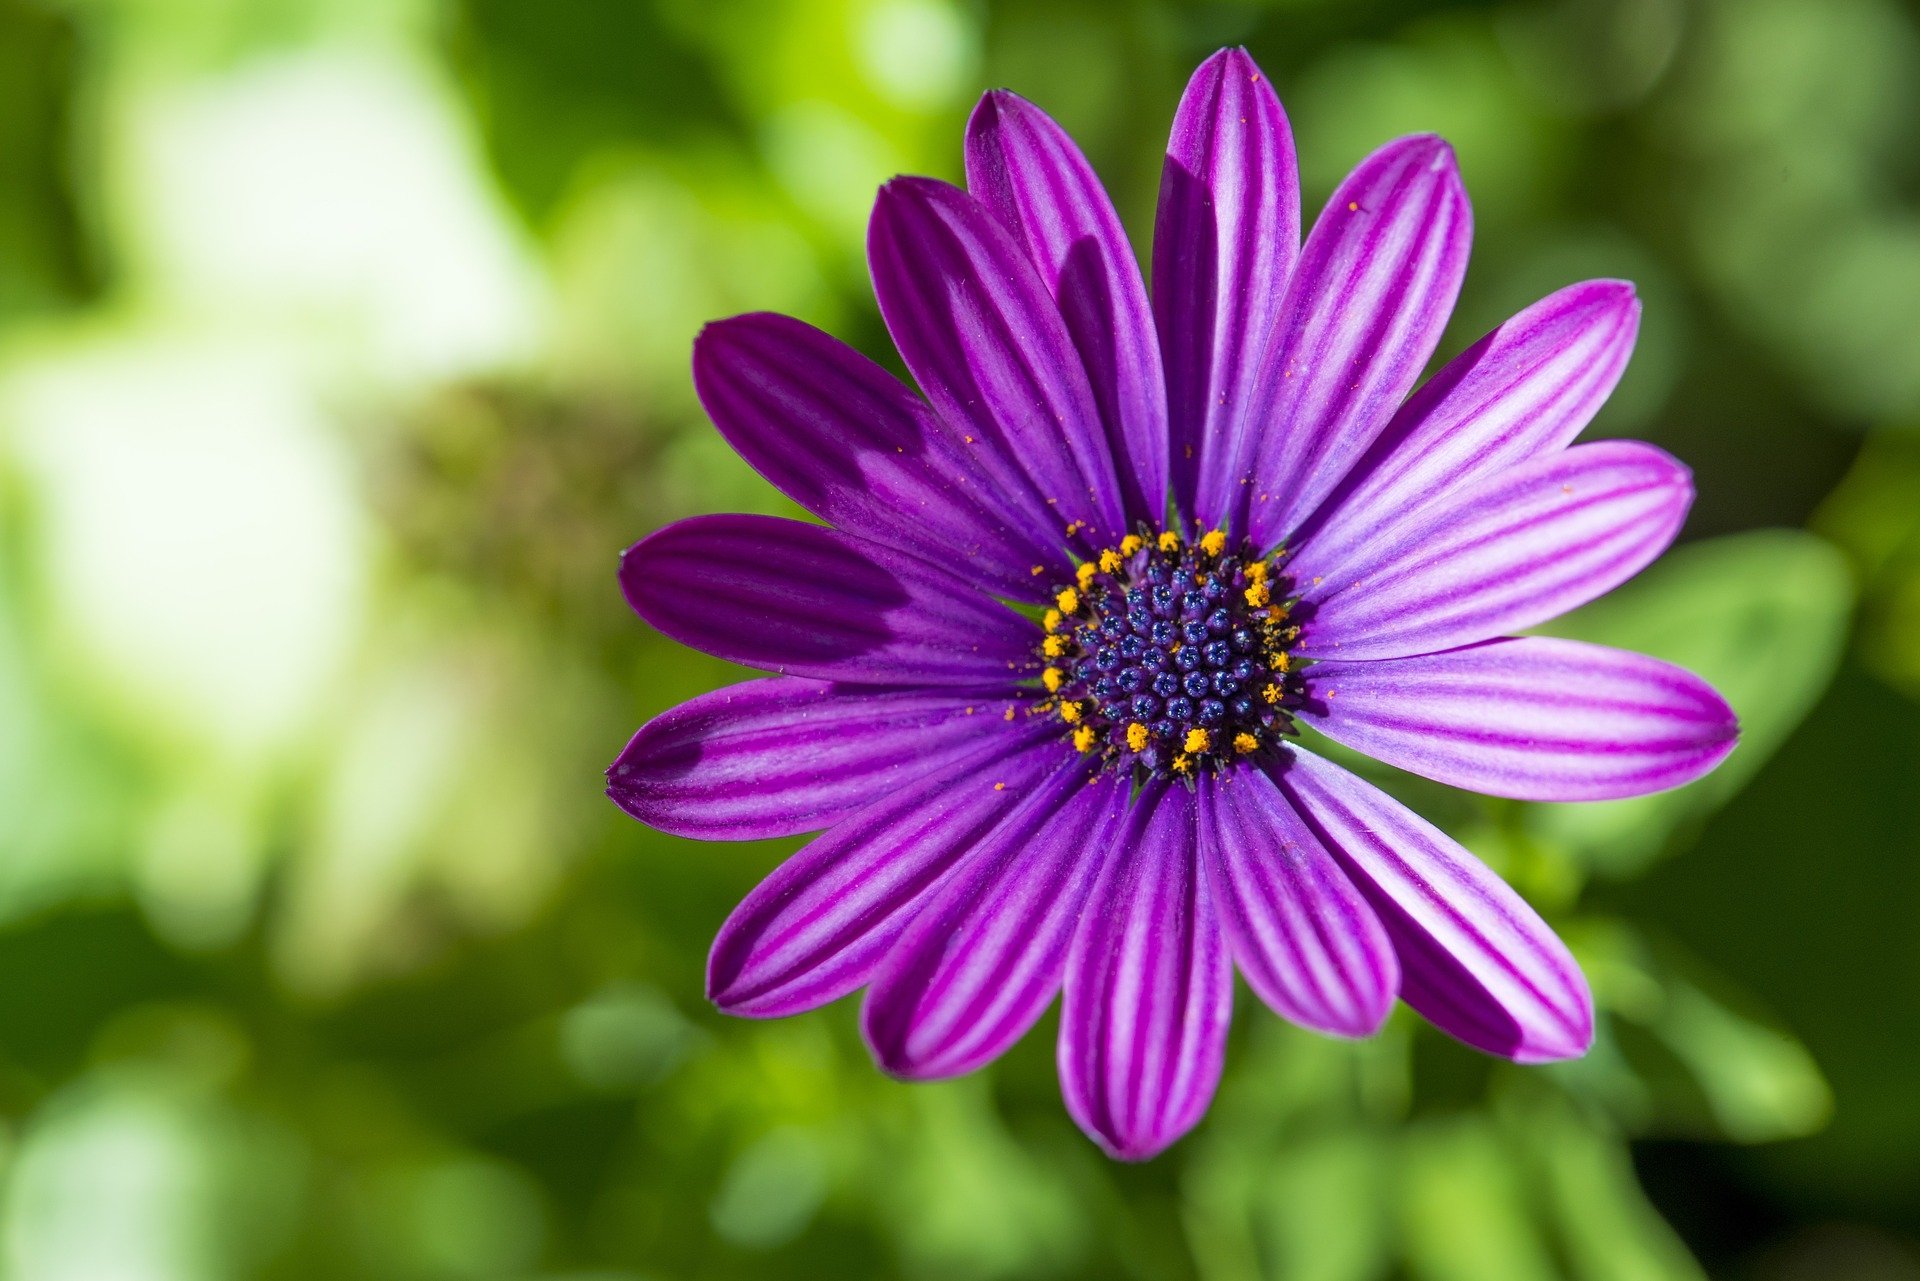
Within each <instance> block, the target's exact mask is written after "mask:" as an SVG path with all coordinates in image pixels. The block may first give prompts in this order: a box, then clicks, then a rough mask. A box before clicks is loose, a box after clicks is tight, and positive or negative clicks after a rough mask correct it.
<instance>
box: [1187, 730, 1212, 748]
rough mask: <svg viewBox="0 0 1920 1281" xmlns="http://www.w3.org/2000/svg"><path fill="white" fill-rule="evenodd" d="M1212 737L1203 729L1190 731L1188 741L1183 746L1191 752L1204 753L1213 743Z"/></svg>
mask: <svg viewBox="0 0 1920 1281" xmlns="http://www.w3.org/2000/svg"><path fill="white" fill-rule="evenodd" d="M1212 737H1213V736H1212V735H1210V734H1208V733H1207V731H1205V730H1203V729H1190V730H1188V731H1187V741H1186V742H1185V743H1183V744H1181V746H1182V747H1184V748H1185V749H1186V750H1187V751H1189V752H1204V751H1206V750H1207V746H1208V744H1209V743H1210V742H1211V741H1212Z"/></svg>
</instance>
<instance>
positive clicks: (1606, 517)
mask: <svg viewBox="0 0 1920 1281" xmlns="http://www.w3.org/2000/svg"><path fill="white" fill-rule="evenodd" d="M1692 501H1693V481H1692V478H1691V476H1690V475H1689V473H1688V472H1687V469H1686V468H1685V467H1683V466H1681V465H1680V464H1679V463H1678V462H1676V461H1675V460H1674V459H1673V458H1672V457H1671V456H1670V455H1668V454H1666V453H1664V452H1662V451H1661V450H1658V449H1655V448H1654V447H1653V446H1651V445H1643V444H1641V443H1639V442H1638V441H1629V440H1609V441H1601V442H1599V443H1597V444H1592V445H1577V446H1575V447H1574V448H1572V449H1568V450H1565V451H1563V452H1561V453H1558V454H1551V455H1548V456H1547V457H1544V458H1536V459H1533V460H1532V461H1530V462H1526V463H1522V464H1520V465H1519V466H1518V467H1512V468H1509V469H1507V470H1506V471H1503V472H1501V473H1499V474H1497V475H1494V476H1491V477H1489V478H1487V479H1486V480H1483V481H1481V482H1480V483H1478V484H1476V485H1471V486H1469V487H1467V488H1466V489H1464V490H1461V491H1458V492H1456V493H1454V494H1451V495H1449V496H1447V497H1446V498H1444V499H1442V500H1440V501H1438V502H1435V503H1434V504H1432V505H1431V506H1430V507H1428V508H1427V509H1426V510H1425V511H1424V512H1422V513H1421V516H1420V518H1419V519H1418V520H1415V521H1411V522H1409V523H1408V524H1407V525H1405V526H1403V527H1400V528H1399V529H1398V530H1397V531H1396V534H1395V537H1394V539H1393V540H1392V541H1391V542H1387V543H1385V544H1382V545H1380V546H1377V547H1372V548H1369V549H1368V551H1367V553H1366V554H1365V555H1363V556H1360V557H1356V558H1355V559H1354V560H1353V561H1352V562H1351V563H1350V564H1349V565H1347V566H1346V567H1345V568H1343V569H1342V570H1341V571H1340V572H1339V573H1337V574H1332V575H1325V576H1313V577H1301V578H1297V579H1296V580H1295V581H1296V585H1297V586H1298V588H1299V589H1300V592H1301V595H1302V596H1303V597H1304V599H1305V600H1306V602H1307V605H1306V608H1305V609H1303V610H1302V611H1301V618H1302V626H1303V634H1302V638H1301V642H1300V646H1299V652H1300V653H1301V654H1302V655H1304V656H1305V657H1308V658H1317V659H1325V658H1344V659H1372V658H1400V657H1404V656H1406V655H1408V654H1430V653H1434V652H1436V651H1438V650H1443V649H1454V648H1457V647H1459V646H1461V645H1471V644H1473V643H1475V642H1476V641H1483V640H1490V639H1492V638H1493V637H1495V636H1500V635H1503V634H1505V633H1508V632H1515V631H1519V630H1521V629H1522V628H1526V627H1532V626H1534V625H1535V624H1537V623H1544V622H1546V621H1547V620H1548V619H1550V618H1555V617H1557V616H1559V615H1561V614H1563V613H1565V612H1566V611H1567V610H1570V609H1572V608H1573V607H1574V606H1576V605H1583V604H1585V603H1586V602H1587V601H1590V600H1592V599H1593V598H1594V597H1596V596H1599V595H1601V594H1602V593H1605V592H1608V591H1611V590H1612V589H1613V588H1615V587H1617V586H1619V585H1620V584H1621V583H1623V582H1625V581H1626V580H1627V579H1629V578H1631V577H1633V576H1634V575H1635V574H1637V573H1639V572H1640V570H1641V569H1642V568H1644V567H1645V566H1646V565H1647V563H1648V562H1650V561H1652V560H1653V559H1654V558H1655V557H1656V556H1658V555H1659V554H1660V553H1661V552H1662V551H1664V550H1665V549H1666V547H1667V544H1669V543H1671V542H1672V541H1673V538H1674V535H1675V534H1677V533H1679V532H1680V526H1681V523H1682V522H1683V521H1684V520H1685V519H1686V515H1687V508H1688V506H1689V505H1690V504H1691V503H1692Z"/></svg>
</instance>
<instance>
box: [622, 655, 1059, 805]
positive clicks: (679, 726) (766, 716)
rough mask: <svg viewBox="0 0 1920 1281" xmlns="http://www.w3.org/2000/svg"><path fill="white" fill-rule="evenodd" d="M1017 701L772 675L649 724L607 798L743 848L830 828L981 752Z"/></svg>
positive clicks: (1001, 728) (688, 704)
mask: <svg viewBox="0 0 1920 1281" xmlns="http://www.w3.org/2000/svg"><path fill="white" fill-rule="evenodd" d="M1025 703H1026V700H1024V699H1017V700H1008V699H1004V698H988V697H983V696H980V695H978V694H966V693H954V692H950V691H946V690H917V689H904V690H903V689H875V688H871V687H859V686H846V685H829V684H827V683H825V682H822V681H810V680H801V679H798V678H796V677H791V676H776V677H770V678H768V679H765V680H754V681H745V682H743V683H741V684H739V685H730V686H728V687H727V688H725V689H719V690H715V691H714V692H713V693H711V694H702V695H701V696H700V697H698V698H696V699H693V700H692V701H690V702H686V703H682V704H680V706H678V707H676V708H673V709H672V710H670V711H667V712H663V713H662V714H660V715H659V716H656V717H654V718H653V719H652V720H651V721H648V722H647V724H646V725H645V726H644V727H642V728H641V730H640V732H639V733H638V734H635V735H634V736H633V741H632V742H630V743H628V744H627V748H626V750H625V751H623V752H621V753H620V758H619V759H618V760H616V761H615V762H614V763H613V766H612V768H611V769H609V770H608V771H607V795H609V796H611V797H612V798H613V799H614V801H615V803H616V804H618V805H619V806H620V808H621V809H623V810H625V811H626V812H627V813H629V814H631V815H633V816H634V817H635V818H637V819H639V820H640V821H641V822H643V823H646V824H649V825H650V826H653V827H657V828H659V829H660V830H661V831H664V832H672V833H673V834H674V835H675V836H691V837H695V838H698V839H701V840H715V841H749V840H762V839H765V838H767V837H771V836H792V835H794V834H795V833H797V832H817V831H819V830H821V829H822V828H826V827H830V826H832V825H833V824H834V823H836V822H838V821H839V820H840V819H842V818H844V817H846V816H847V815H849V814H852V813H854V812H855V811H856V810H859V809H862V808H864V807H866V806H867V805H870V804H872V803H873V798H874V797H875V796H879V795H884V794H885V793H886V792H888V791H890V790H892V789H894V788H896V787H899V786H902V785H903V784H906V783H910V782H912V781H913V780H915V779H917V778H919V777H921V776H922V775H924V774H926V773H928V772H930V771H932V770H937V769H942V768H944V767H946V766H947V765H949V764H951V763H952V762H954V761H956V760H960V759H963V758H965V757H967V756H971V755H976V754H978V753H980V752H982V751H986V750H989V749H990V748H991V747H992V746H993V745H994V744H995V743H996V742H998V741H1000V740H1001V739H1002V737H1003V732H1004V730H1005V728H1006V723H1005V722H1006V716H1007V713H1008V712H1009V711H1015V710H1016V709H1024V706H1025Z"/></svg>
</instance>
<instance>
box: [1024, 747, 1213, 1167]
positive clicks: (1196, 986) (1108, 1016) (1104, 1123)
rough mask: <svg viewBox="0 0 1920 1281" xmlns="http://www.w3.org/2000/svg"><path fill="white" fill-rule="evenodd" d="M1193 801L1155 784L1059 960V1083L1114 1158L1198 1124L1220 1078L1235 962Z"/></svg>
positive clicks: (1143, 1151)
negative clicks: (1062, 971) (1062, 969)
mask: <svg viewBox="0 0 1920 1281" xmlns="http://www.w3.org/2000/svg"><path fill="white" fill-rule="evenodd" d="M1194 811H1195V803H1194V794H1193V793H1192V792H1190V791H1188V790H1187V789H1186V788H1184V787H1173V786H1167V785H1164V784H1149V785H1148V786H1147V787H1146V788H1145V789H1144V790H1143V791H1142V792H1141V793H1140V795H1139V797H1138V798H1137V799H1136V800H1135V802H1134V807H1133V810H1132V812H1131V813H1130V814H1129V815H1128V817H1127V823H1126V826H1125V829H1124V830H1123V831H1122V833H1121V835H1120V838H1119V839H1118V840H1117V841H1115V842H1114V845H1113V849H1112V851H1111V852H1110V853H1109V854H1108V855H1107V857H1106V859H1105V864H1106V865H1105V867H1104V868H1103V869H1102V870H1101V874H1100V880H1099V883H1098V884H1097V885H1096V886H1095V887H1094V890H1093V894H1092V898H1091V899H1090V901H1089V902H1088V905H1087V910H1086V912H1085V914H1084V916H1083V917H1082V919H1081V922H1080V928H1079V931H1078V933H1077V934H1075V936H1074V940H1073V949H1072V952H1071V953H1070V954H1069V956H1068V959H1067V977H1066V997H1065V1000H1064V1002H1063V1004H1062V1008H1061V1014H1060V1050H1059V1061H1060V1086H1061V1090H1062V1092H1063V1093H1064V1094H1065V1095H1066V1101H1067V1111H1068V1112H1069V1113H1071V1114H1072V1116H1073V1119H1074V1120H1075V1121H1076V1122H1078V1123H1079V1126H1080V1128H1081V1129H1082V1130H1085V1131H1086V1132H1087V1134H1088V1135H1089V1136H1090V1137H1091V1138H1092V1139H1093V1140H1094V1142H1096V1143H1098V1144H1099V1145H1100V1146H1101V1147H1102V1148H1104V1149H1105V1150H1106V1151H1107V1152H1108V1153H1110V1154H1111V1155H1113V1156H1116V1157H1119V1158H1121V1159H1122V1160H1127V1161H1140V1160H1145V1159H1146V1158H1147V1157H1150V1156H1153V1155H1154V1154H1155V1153H1157V1152H1159V1151H1160V1150H1161V1149H1163V1148H1165V1147H1166V1146H1167V1145H1168V1144H1170V1143H1172V1142H1173V1141H1174V1140H1175V1139H1177V1138H1179V1137H1180V1136H1181V1135H1182V1134H1185V1133H1186V1132H1187V1131H1188V1130H1190V1129H1192V1128H1193V1126H1194V1124H1195V1123H1196V1122H1198V1121H1199V1120H1200V1117H1201V1115H1202V1114H1203V1113H1205V1112H1206V1110H1207V1104H1208V1102H1209V1101H1211V1100H1212V1098H1213V1091H1214V1087H1215V1086H1216V1085H1218V1084H1219V1081H1220V1065H1221V1060H1222V1057H1223V1055H1224V1053H1225V1049H1226V1042H1227V1021H1228V1018H1229V1016H1230V1015H1231V1013H1232V1001H1233V967H1232V965H1231V963H1230V962H1229V960H1228V956H1227V947H1226V938H1225V935H1224V934H1223V932H1222V929H1221V924H1220V916H1219V912H1218V909H1217V908H1216V907H1215V904H1214V899H1213V892H1212V889H1211V888H1210V886H1209V884H1208V880H1207V876H1206V873H1205V869H1204V868H1203V867H1202V866H1201V863H1200V852H1199V848H1198V845H1197V842H1196V830H1195V827H1196V824H1195V812H1194Z"/></svg>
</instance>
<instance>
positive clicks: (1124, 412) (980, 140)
mask: <svg viewBox="0 0 1920 1281" xmlns="http://www.w3.org/2000/svg"><path fill="white" fill-rule="evenodd" d="M966 154H967V189H968V191H970V192H971V193H972V194H973V195H974V196H975V197H976V198H977V199H978V200H980V201H981V202H982V203H983V204H985V205H986V206H987V207H988V208H990V209H992V210H993V211H994V212H995V213H997V214H998V215H1000V218H1001V220H1002V221H1004V222H1005V223H1006V224H1007V226H1008V227H1010V228H1012V230H1013V233H1014V236H1015V238H1016V239H1017V240H1018V241H1019V242H1020V243H1021V244H1022V245H1023V246H1024V247H1025V249H1026V251H1027V254H1028V256H1029V257H1031V258H1032V259H1033V263H1034V266H1035V267H1037V268H1039V271H1040V279H1041V281H1042V283H1044V284H1045V285H1046V287H1047V290H1048V292H1049V293H1051V294H1052V295H1053V299H1054V301H1055V303H1057V304H1058V305H1059V308H1060V315H1061V318H1062V319H1063V320H1065V321H1066V326H1067V333H1068V335H1069V336H1070V337H1071V338H1072V340H1073V345H1074V347H1075V349H1076V350H1078V351H1079V353H1080V360H1081V363H1082V365H1083V366H1084V367H1085V369H1086V373H1087V383H1088V386H1089V387H1090V388H1091V389H1092V391H1093V398H1094V401H1095V403H1096V404H1097V405H1098V406H1099V409H1100V421H1101V423H1102V425H1103V426H1104V427H1105V430H1106V439H1107V448H1108V449H1109V451H1111V453H1112V454H1113V457H1114V458H1115V460H1116V461H1117V462H1118V465H1119V479H1120V484H1121V488H1122V491H1123V495H1124V497H1125V500H1126V514H1127V519H1128V521H1129V523H1132V522H1138V521H1152V522H1158V521H1159V520H1160V518H1161V516H1162V515H1163V513H1164V512H1165V511H1166V505H1167V397H1166V383H1165V380H1164V379H1163V378H1162V376H1161V373H1160V345H1159V338H1158V337H1157V335H1156V334H1155V332H1154V327H1153V314H1152V312H1151V311H1149V310H1148V307H1147V287H1146V285H1145V283H1144V282H1142V280H1141V279H1140V264H1139V262H1138V261H1136V260H1135V258H1134V256H1133V248H1132V246H1131V245H1129V244H1128V243H1127V233H1126V230H1125V229H1124V228H1123V227H1122V226H1121V225H1120V218H1119V215H1117V214H1116V213H1114V211H1113V202H1112V201H1111V200H1110V199H1108V197H1107V192H1106V188H1104V187H1103V186H1101V185H1100V179H1099V177H1098V175H1096V174H1095V173H1094V172H1093V167H1092V166H1091V165H1089V164H1088V163H1087V158H1086V157H1085V156H1084V155H1082V154H1081V153H1080V148H1079V147H1077V146H1075V145H1074V142H1073V139H1072V138H1069V137H1068V136H1067V133H1066V130H1064V129H1062V128H1061V127H1060V126H1059V125H1057V124H1055V123H1054V122H1053V120H1052V119H1051V118H1049V117H1048V115H1047V114H1046V113H1045V112H1044V111H1041V110H1040V109H1039V108H1038V107H1036V106H1034V105H1033V104H1032V103H1030V102H1028V101H1027V100H1026V99H1024V98H1022V97H1020V96H1019V95H1018V94H1014V93H1009V92H1007V91H1006V90H1004V89H1002V90H998V91H995V92H993V93H989V94H987V95H986V96H985V97H983V98H981V99H980V105H979V106H978V107H976V108H975V109H974V112H973V118H972V119H971V120H969V121H968V122H967V145H966Z"/></svg>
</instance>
